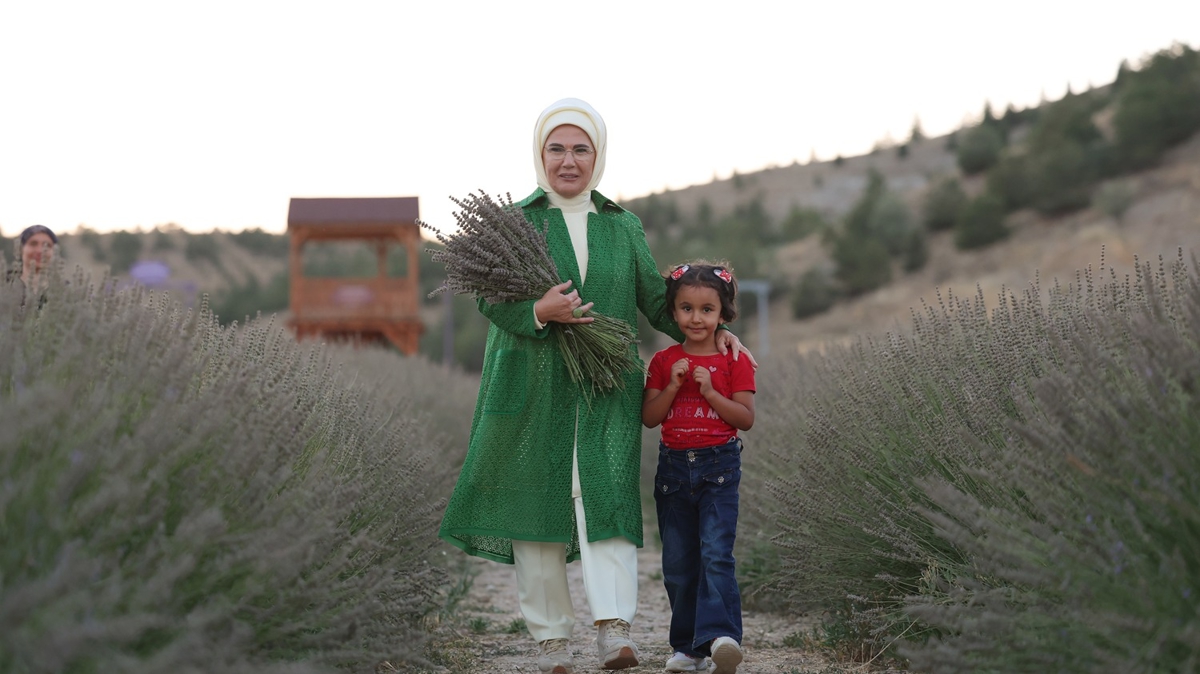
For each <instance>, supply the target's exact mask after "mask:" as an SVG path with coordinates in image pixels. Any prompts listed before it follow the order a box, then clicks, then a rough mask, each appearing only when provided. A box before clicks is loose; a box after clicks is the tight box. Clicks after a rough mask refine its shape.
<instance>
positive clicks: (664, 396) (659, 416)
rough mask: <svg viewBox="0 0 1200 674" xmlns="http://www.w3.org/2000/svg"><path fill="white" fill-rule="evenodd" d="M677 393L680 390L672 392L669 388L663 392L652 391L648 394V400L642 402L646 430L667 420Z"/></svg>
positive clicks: (643, 422) (643, 421)
mask: <svg viewBox="0 0 1200 674" xmlns="http://www.w3.org/2000/svg"><path fill="white" fill-rule="evenodd" d="M677 391H678V389H676V390H675V391H672V390H671V389H669V388H668V389H664V390H662V391H655V390H653V389H651V390H649V391H647V392H646V399H645V400H644V401H643V402H642V424H643V425H644V426H645V427H646V428H654V427H655V426H657V425H659V424H661V423H662V422H663V420H664V419H666V418H667V413H668V412H670V411H671V403H672V402H674V401H675V393H676V392H677Z"/></svg>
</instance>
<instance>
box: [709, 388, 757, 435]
mask: <svg viewBox="0 0 1200 674" xmlns="http://www.w3.org/2000/svg"><path fill="white" fill-rule="evenodd" d="M704 399H705V400H707V401H708V404H709V405H711V406H712V408H713V411H714V412H716V413H717V415H718V416H720V417H721V420H722V421H724V422H725V423H727V424H729V425H730V426H733V427H734V428H736V429H738V430H739V431H748V430H750V427H751V426H753V425H754V410H752V409H750V408H749V407H747V406H746V405H743V404H742V403H739V402H738V401H736V400H730V399H729V398H726V397H725V396H723V395H721V394H720V393H719V392H718V391H717V390H716V389H710V390H709V392H708V393H706V394H705V395H704Z"/></svg>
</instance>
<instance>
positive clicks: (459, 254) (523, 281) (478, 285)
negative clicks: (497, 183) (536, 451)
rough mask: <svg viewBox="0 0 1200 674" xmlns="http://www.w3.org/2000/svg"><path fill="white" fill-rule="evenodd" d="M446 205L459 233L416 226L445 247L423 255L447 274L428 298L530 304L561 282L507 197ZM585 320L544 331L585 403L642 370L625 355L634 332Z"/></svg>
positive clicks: (611, 321)
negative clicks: (447, 294)
mask: <svg viewBox="0 0 1200 674" xmlns="http://www.w3.org/2000/svg"><path fill="white" fill-rule="evenodd" d="M450 200H451V201H453V202H454V203H455V204H456V205H458V207H459V209H460V210H459V211H458V212H457V213H455V214H454V219H455V220H456V221H457V222H458V230H459V231H458V233H456V234H450V235H446V234H443V233H442V232H441V231H439V230H437V229H436V228H434V227H432V226H430V225H429V224H428V223H425V222H421V221H419V220H418V224H420V226H421V227H423V228H425V229H428V230H429V231H431V232H433V233H434V234H435V235H436V237H437V240H438V241H440V242H441V243H442V244H444V245H445V248H443V249H441V250H427V251H426V252H429V253H432V254H433V261H434V262H441V263H442V264H444V265H445V266H446V280H445V282H444V283H442V285H440V286H438V287H437V288H436V289H435V290H434V291H433V292H432V293H430V296H431V297H432V296H433V295H437V294H439V293H443V292H447V291H450V292H453V293H454V294H456V295H464V294H470V295H474V296H476V297H479V298H483V299H484V300H485V301H486V302H488V303H489V304H495V303H497V302H508V301H521V300H536V299H540V298H541V297H542V296H543V295H545V294H546V291H547V290H549V289H550V288H551V287H552V286H555V285H558V284H559V283H560V282H561V281H560V280H559V277H558V268H557V267H556V266H555V264H554V260H553V259H552V258H551V257H550V250H549V247H548V246H547V244H546V235H545V233H543V232H542V231H540V230H538V228H537V227H535V226H534V225H533V224H532V223H530V222H529V221H528V220H526V219H525V217H524V216H523V215H522V214H521V209H520V208H518V207H517V206H515V205H514V204H513V201H512V197H511V196H506V198H505V199H504V200H502V201H501V202H500V203H497V202H495V201H493V200H492V199H491V198H489V197H488V196H487V194H486V193H484V192H483V191H482V190H480V192H479V193H478V194H472V195H469V196H468V197H467V198H466V199H456V198H454V197H451V198H450ZM576 311H577V312H578V310H576ZM588 315H589V316H591V317H592V318H593V319H595V320H594V321H593V322H591V323H569V324H568V323H551V324H550V327H551V334H552V335H553V336H554V339H555V341H556V342H557V344H558V348H559V352H560V353H561V354H562V358H563V362H564V363H566V366H567V371H568V372H570V374H571V380H572V381H574V382H575V383H576V384H579V385H580V386H581V387H584V392H585V393H587V394H589V395H594V394H595V393H596V392H597V391H600V392H605V391H609V390H611V389H614V388H622V387H623V382H622V380H621V373H623V372H626V371H640V370H641V363H639V362H638V359H637V358H636V357H634V356H633V355H632V353H631V350H630V348H629V346H630V345H631V344H633V343H634V342H636V341H637V340H636V338H635V336H634V333H633V329H632V328H631V327H630V326H629V324H628V323H626V322H625V321H622V320H620V319H616V318H612V317H611V316H605V315H603V314H601V313H599V312H596V311H589V312H588ZM584 384H587V386H584Z"/></svg>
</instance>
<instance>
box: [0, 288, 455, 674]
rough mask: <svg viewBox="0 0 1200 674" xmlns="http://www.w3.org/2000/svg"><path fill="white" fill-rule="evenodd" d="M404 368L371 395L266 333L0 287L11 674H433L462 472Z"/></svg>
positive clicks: (306, 351)
mask: <svg viewBox="0 0 1200 674" xmlns="http://www.w3.org/2000/svg"><path fill="white" fill-rule="evenodd" d="M351 360H352V359H351ZM413 363H414V364H410V362H409V361H405V360H403V359H399V358H395V359H393V360H392V361H391V362H390V363H389V367H386V368H382V370H383V371H380V368H377V369H376V370H375V371H374V372H373V373H372V374H371V376H370V377H369V378H368V379H369V381H363V380H362V375H361V373H360V372H359V371H358V370H355V369H353V365H350V366H346V367H341V366H338V365H336V364H335V361H334V359H333V357H331V354H330V352H329V351H327V350H324V349H322V348H317V347H310V348H301V347H298V346H297V345H296V344H295V342H294V341H292V339H291V337H290V336H289V335H288V334H287V333H286V332H284V331H282V330H281V329H279V327H278V326H275V325H273V324H271V323H269V322H265V321H255V322H251V323H250V324H248V325H246V326H238V325H236V324H235V325H233V326H231V327H229V328H222V327H221V326H220V325H219V324H218V323H217V322H216V321H215V319H214V317H213V316H212V315H211V314H210V313H208V312H207V311H206V310H204V309H201V310H199V311H195V312H192V311H185V310H182V309H181V308H180V307H179V306H177V305H174V304H171V303H169V302H168V301H167V300H166V298H165V297H156V296H148V295H145V294H142V293H141V292H139V291H122V292H112V291H111V290H110V289H109V288H108V287H107V286H106V285H105V284H101V285H100V286H96V285H93V284H92V283H91V282H90V280H89V279H87V278H85V277H83V276H76V277H74V278H72V279H70V280H69V283H63V282H62V281H61V280H60V281H56V282H54V283H52V285H51V290H50V292H49V293H48V295H47V301H46V302H45V303H44V305H43V306H42V307H41V308H40V309H38V308H36V307H35V306H34V305H33V303H30V304H29V306H21V302H20V293H19V290H18V289H17V287H15V286H11V285H5V286H3V287H0V475H2V476H3V478H2V483H0V539H2V540H3V545H0V671H4V672H59V671H81V672H159V671H164V672H165V671H223V672H251V671H253V672H318V671H330V670H337V669H343V670H350V671H373V669H374V667H375V666H376V664H377V663H379V662H381V661H384V660H387V661H390V662H391V663H393V664H396V665H398V666H403V665H404V664H406V663H408V664H411V663H414V662H419V661H420V659H421V658H420V653H421V647H422V644H423V642H424V638H425V637H424V633H423V629H422V619H423V618H424V617H426V616H428V615H429V614H430V613H431V612H432V611H434V610H435V609H436V608H437V607H438V606H439V602H440V601H441V600H440V599H439V592H441V591H442V590H443V587H444V585H445V583H446V580H447V577H446V576H447V574H446V572H445V571H444V570H443V569H441V568H439V565H437V564H435V563H431V559H433V557H434V552H433V550H432V546H433V545H434V541H435V540H436V538H435V535H434V532H435V530H436V526H437V521H438V517H439V515H440V512H441V507H442V501H441V497H442V494H443V492H441V491H439V488H438V485H440V484H444V483H445V482H446V480H447V478H446V474H447V473H452V472H453V471H454V470H455V468H456V467H457V466H456V465H444V464H440V463H435V462H434V461H433V458H434V457H435V456H438V455H439V454H444V453H445V450H444V448H443V446H441V445H440V444H439V443H441V442H446V443H447V444H448V445H452V443H450V440H451V436H441V435H435V434H433V433H431V432H430V430H429V428H428V426H427V424H425V423H422V421H421V420H422V418H423V417H424V416H426V415H428V414H429V412H428V411H426V412H418V411H417V410H416V409H415V407H414V406H415V405H419V404H421V402H420V401H421V396H424V395H427V394H426V393H424V392H421V393H418V394H415V395H410V396H404V395H399V394H400V393H401V392H402V391H401V388H402V387H396V386H394V385H389V384H388V383H387V382H388V381H389V380H390V381H396V380H402V379H403V380H408V381H409V382H413V381H429V380H430V379H431V377H430V376H429V372H427V371H426V370H427V369H429V368H431V366H429V365H427V364H420V365H416V364H415V363H416V362H415V361H414V362H413ZM379 364H380V363H375V365H379ZM410 375H411V377H410ZM356 379H357V380H356ZM446 379H454V377H446ZM381 383H382V384H381ZM447 387H448V388H455V385H453V384H447ZM409 388H410V389H411V390H419V389H418V388H417V387H412V386H410V387H409ZM463 402H464V405H463V409H462V410H461V412H460V414H459V415H458V416H459V418H460V419H461V418H469V414H470V404H471V402H472V399H470V398H468V399H467V400H465V401H463ZM448 406H449V405H448V404H447V405H444V406H443V409H444V408H445V407H448ZM451 432H453V431H451ZM460 444H461V446H464V447H465V444H466V443H465V442H461V443H460ZM454 451H459V450H456V449H454V448H453V446H451V449H450V453H451V455H453V452H454Z"/></svg>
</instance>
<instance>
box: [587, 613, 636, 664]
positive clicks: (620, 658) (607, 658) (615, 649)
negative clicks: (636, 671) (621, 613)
mask: <svg viewBox="0 0 1200 674" xmlns="http://www.w3.org/2000/svg"><path fill="white" fill-rule="evenodd" d="M596 650H597V651H599V653H600V665H601V666H602V667H603V668H604V669H628V668H630V667H637V664H638V649H637V645H636V644H634V643H633V640H632V639H630V638H629V623H627V622H625V621H624V620H620V619H618V620H605V621H604V622H602V623H600V624H599V625H598V626H597V632H596Z"/></svg>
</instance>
